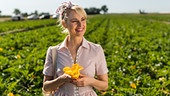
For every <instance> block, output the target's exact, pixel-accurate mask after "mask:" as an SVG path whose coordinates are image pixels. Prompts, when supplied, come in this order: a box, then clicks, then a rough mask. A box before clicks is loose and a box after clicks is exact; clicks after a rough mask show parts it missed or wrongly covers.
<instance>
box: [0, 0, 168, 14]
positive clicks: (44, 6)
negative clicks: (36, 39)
mask: <svg viewBox="0 0 170 96" xmlns="http://www.w3.org/2000/svg"><path fill="white" fill-rule="evenodd" d="M67 1H71V2H72V3H73V4H77V5H80V6H82V7H83V8H90V7H96V8H101V6H103V5H106V6H107V7H108V9H109V10H108V13H138V12H139V9H141V10H142V11H143V10H144V11H145V12H152V13H155V12H156V13H157V12H160V13H167V12H169V13H170V0H0V11H1V15H12V14H13V12H14V9H15V8H17V9H19V10H20V11H21V13H25V12H27V13H28V14H30V13H32V12H35V10H37V11H38V12H39V13H42V12H49V13H50V14H54V13H55V11H56V9H57V8H58V6H59V5H60V4H61V3H62V2H67Z"/></svg>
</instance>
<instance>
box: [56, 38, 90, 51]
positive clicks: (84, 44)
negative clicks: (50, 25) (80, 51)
mask: <svg viewBox="0 0 170 96" xmlns="http://www.w3.org/2000/svg"><path fill="white" fill-rule="evenodd" d="M67 38H68V36H67V37H66V38H65V39H64V41H63V42H62V43H61V45H60V47H59V50H60V49H62V48H67V45H66V44H67ZM81 46H82V47H84V48H87V49H88V48H89V44H88V41H87V40H86V39H85V38H84V37H83V42H82V45H81Z"/></svg>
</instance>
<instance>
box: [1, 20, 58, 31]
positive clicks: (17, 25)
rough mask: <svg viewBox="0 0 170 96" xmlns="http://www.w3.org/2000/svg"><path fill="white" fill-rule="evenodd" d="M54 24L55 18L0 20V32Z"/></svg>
mask: <svg viewBox="0 0 170 96" xmlns="http://www.w3.org/2000/svg"><path fill="white" fill-rule="evenodd" d="M55 24H56V19H49V20H46V19H44V20H26V21H15V22H14V21H8V22H0V33H2V32H7V31H16V30H19V29H34V28H38V27H45V26H49V25H55Z"/></svg>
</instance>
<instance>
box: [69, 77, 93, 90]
mask: <svg viewBox="0 0 170 96" xmlns="http://www.w3.org/2000/svg"><path fill="white" fill-rule="evenodd" d="M93 79H94V78H91V77H88V76H85V75H82V74H80V77H79V78H78V79H73V80H72V83H73V84H74V85H76V86H78V87H84V86H88V85H91V84H92V83H93V81H94V80H93Z"/></svg>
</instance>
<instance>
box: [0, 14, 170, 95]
mask: <svg viewBox="0 0 170 96" xmlns="http://www.w3.org/2000/svg"><path fill="white" fill-rule="evenodd" d="M87 27H88V28H87V32H86V34H85V38H86V39H87V40H89V41H91V42H94V43H98V44H101V45H102V47H103V49H104V52H105V55H106V60H107V65H108V69H109V73H108V75H109V88H108V90H107V91H106V92H99V91H97V90H96V91H97V93H98V95H99V96H169V95H170V15H149V14H146V15H139V14H110V15H95V16H91V17H90V18H89V19H88V21H87ZM65 36H66V34H62V33H61V29H60V28H59V27H58V26H57V25H56V19H48V20H35V21H34V20H30V21H29V20H25V21H16V22H12V21H8V22H0V82H1V83H0V95H1V96H7V95H9V96H10V95H11V96H42V91H41V88H42V82H43V81H42V80H43V74H42V70H43V65H44V60H45V55H46V50H47V48H48V47H49V46H51V45H57V44H58V43H60V42H62V41H63V39H64V38H65Z"/></svg>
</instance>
